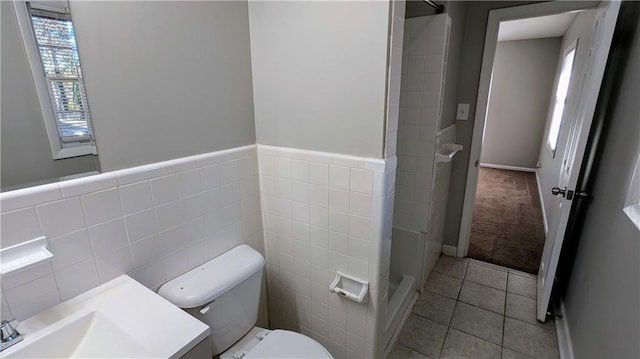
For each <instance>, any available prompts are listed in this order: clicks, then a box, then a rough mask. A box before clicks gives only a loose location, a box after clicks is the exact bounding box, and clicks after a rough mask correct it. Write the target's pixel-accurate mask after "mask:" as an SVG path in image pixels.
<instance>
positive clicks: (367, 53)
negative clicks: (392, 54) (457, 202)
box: [249, 1, 390, 157]
mask: <svg viewBox="0 0 640 359" xmlns="http://www.w3.org/2000/svg"><path fill="white" fill-rule="evenodd" d="M389 10H390V6H389V3H385V2H375V1H368V2H251V3H250V4H249V18H250V24H251V57H252V65H253V89H254V101H255V119H256V134H257V141H258V143H261V144H267V145H276V146H285V147H295V148H302V149H309V150H319V151H327V152H335V153H344V154H352V155H362V156H371V157H382V155H383V142H384V130H385V102H386V100H385V99H386V80H387V45H388V40H389Z"/></svg>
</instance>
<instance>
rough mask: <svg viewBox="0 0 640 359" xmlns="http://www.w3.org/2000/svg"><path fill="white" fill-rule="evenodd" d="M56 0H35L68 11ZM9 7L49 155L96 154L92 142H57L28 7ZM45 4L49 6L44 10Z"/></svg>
mask: <svg viewBox="0 0 640 359" xmlns="http://www.w3.org/2000/svg"><path fill="white" fill-rule="evenodd" d="M60 3H61V2H59V1H51V2H48V4H49V5H48V6H47V4H42V3H38V8H41V9H43V10H49V11H54V12H65V11H66V12H69V11H68V7H64V8H62V7H60V5H59V4H60ZM67 6H68V5H67ZM13 7H14V9H15V12H16V18H17V21H18V27H19V28H20V34H21V35H22V41H23V43H24V48H25V51H26V54H27V60H28V61H29V67H30V68H31V74H32V75H33V82H34V84H35V87H36V94H37V96H38V102H39V103H40V110H41V112H42V118H43V120H44V126H45V129H46V132H47V137H48V139H49V146H50V148H51V155H52V156H53V159H54V160H58V159H63V158H70V157H77V156H84V155H97V154H98V151H97V149H96V146H95V143H93V141H92V142H91V143H88V144H80V145H77V146H72V147H62V144H61V143H60V141H61V140H60V134H59V133H58V124H57V120H56V117H55V115H54V113H53V105H52V103H51V97H50V96H49V89H48V87H47V82H46V79H45V75H44V69H43V68H42V61H41V60H40V54H39V53H38V47H37V45H36V40H35V35H34V33H33V27H32V25H31V18H30V15H29V10H28V9H27V2H26V1H13ZM47 7H49V8H48V9H47Z"/></svg>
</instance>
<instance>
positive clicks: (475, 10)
mask: <svg viewBox="0 0 640 359" xmlns="http://www.w3.org/2000/svg"><path fill="white" fill-rule="evenodd" d="M535 2H539V1H468V2H467V6H466V12H465V16H464V20H463V21H464V22H465V25H464V37H463V39H464V40H463V43H462V54H461V56H460V66H459V67H458V69H457V71H458V85H457V90H456V98H457V102H458V103H468V104H470V106H469V107H470V108H469V120H468V121H456V142H458V143H460V144H462V145H463V146H464V150H463V151H462V152H459V153H458V154H457V155H456V156H455V157H454V158H453V161H452V162H451V183H450V186H449V203H448V205H447V220H446V226H445V239H444V244H445V245H450V246H457V245H458V234H459V233H460V218H461V217H462V205H463V202H464V190H465V186H466V182H467V165H468V163H469V148H470V146H471V137H472V134H473V123H474V118H475V107H476V100H477V98H478V85H479V83H480V69H481V67H482V53H483V50H484V38H485V32H486V29H487V18H488V15H489V11H490V10H493V9H500V8H505V7H511V6H519V5H526V4H531V3H535ZM451 21H452V23H453V22H455V21H456V19H454V18H453V17H452V19H451Z"/></svg>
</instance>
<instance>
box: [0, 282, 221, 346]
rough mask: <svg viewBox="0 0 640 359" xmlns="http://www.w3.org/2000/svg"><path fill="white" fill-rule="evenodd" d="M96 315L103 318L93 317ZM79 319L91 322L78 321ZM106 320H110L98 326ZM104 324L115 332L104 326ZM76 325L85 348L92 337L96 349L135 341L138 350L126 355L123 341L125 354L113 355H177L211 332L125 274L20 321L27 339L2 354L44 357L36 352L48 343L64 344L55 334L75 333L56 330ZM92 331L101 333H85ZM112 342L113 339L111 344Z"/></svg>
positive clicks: (19, 327)
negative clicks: (116, 333)
mask: <svg viewBox="0 0 640 359" xmlns="http://www.w3.org/2000/svg"><path fill="white" fill-rule="evenodd" d="M98 317H99V318H101V319H99V320H96V319H94V318H98ZM85 318H88V319H85ZM80 322H85V323H88V324H75V323H80ZM103 322H108V323H109V324H108V325H107V326H105V325H104V324H99V323H103ZM101 326H102V327H104V328H106V327H109V328H115V330H109V329H101ZM74 328H80V329H77V330H79V331H80V334H78V335H75V337H76V338H77V337H80V339H73V340H74V341H76V342H77V341H80V342H84V344H83V345H85V346H89V345H93V342H91V341H92V340H93V341H95V345H93V347H94V348H95V347H102V346H104V347H105V348H110V349H109V350H111V348H114V350H116V349H118V346H119V345H120V343H119V342H118V341H122V339H126V341H130V342H131V345H132V346H131V348H135V352H132V353H131V355H127V352H126V350H127V349H126V348H128V347H127V346H126V345H124V343H122V345H120V349H119V350H121V352H120V353H118V354H117V355H116V354H113V356H120V357H127V356H129V357H138V358H179V357H181V356H182V355H184V354H185V353H186V352H188V351H189V350H190V349H192V348H193V347H195V346H196V345H197V344H198V343H200V342H201V341H202V340H204V339H205V338H206V337H207V336H208V335H209V333H210V331H209V327H208V326H207V325H205V324H204V323H202V322H200V321H199V320H197V319H195V318H194V317H192V316H191V315H189V314H187V313H186V312H185V311H183V310H182V309H180V308H178V307H176V306H174V305H173V304H171V303H169V302H168V301H167V300H165V299H164V298H162V297H161V296H159V295H157V294H156V293H154V292H152V291H151V290H149V289H148V288H146V287H144V286H143V285H142V284H140V283H138V282H136V281H135V280H134V279H132V278H130V277H129V276H127V275H122V276H120V277H118V278H116V279H113V280H111V281H109V282H107V283H104V284H102V285H101V286H99V287H96V288H94V289H91V290H89V291H87V292H85V293H83V294H80V295H79V296H77V297H74V298H72V299H70V300H68V301H66V302H63V303H60V304H58V305H56V306H54V307H52V308H49V309H47V310H45V311H43V312H41V313H39V314H37V315H34V316H33V317H31V318H28V319H26V320H24V321H23V322H21V323H20V325H19V326H18V328H17V329H18V330H19V331H20V333H21V334H22V335H23V337H24V340H23V341H22V342H20V343H17V344H15V345H14V346H13V347H11V348H9V349H6V350H5V351H3V352H2V353H0V358H13V357H16V358H17V357H23V356H33V355H37V356H40V355H39V354H38V351H39V350H41V349H42V348H47V346H49V348H50V349H52V351H54V352H55V350H57V349H58V348H57V347H58V346H63V345H64V343H58V341H64V340H57V341H56V340H54V339H52V338H60V337H62V338H66V337H72V336H73V334H72V335H68V334H65V335H66V336H60V335H58V334H55V333H62V332H64V333H67V332H69V331H73V330H75V329H74ZM92 330H93V331H98V333H99V334H97V335H93V336H92V335H86V333H89V332H90V331H92ZM100 330H102V332H99V331H100ZM115 332H118V333H123V334H118V335H120V337H118V335H115ZM52 333H53V334H55V335H57V337H54V336H53V335H51V334H52ZM111 334H114V335H113V336H112V335H111ZM96 338H97V339H96ZM96 340H97V341H96ZM109 340H112V342H111V343H108V341H109ZM45 343H46V344H45ZM87 343H89V344H87ZM74 345H75V344H74ZM54 346H55V347H56V348H53V347H54ZM54 349H55V350H54ZM90 349H91V348H90ZM36 350H38V351H36ZM63 350H67V349H63ZM122 351H124V352H122ZM47 352H49V350H48V349H47ZM71 352H73V349H71ZM61 353H62V352H61ZM65 353H69V351H65ZM105 354H107V353H105ZM49 355H55V354H51V352H49V353H41V356H40V357H47V356H49ZM58 355H59V354H58ZM105 356H106V355H105Z"/></svg>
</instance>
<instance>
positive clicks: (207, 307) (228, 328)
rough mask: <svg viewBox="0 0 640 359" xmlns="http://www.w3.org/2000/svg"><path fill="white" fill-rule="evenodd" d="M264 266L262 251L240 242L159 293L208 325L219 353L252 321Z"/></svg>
mask: <svg viewBox="0 0 640 359" xmlns="http://www.w3.org/2000/svg"><path fill="white" fill-rule="evenodd" d="M263 267H264V258H263V257H262V255H261V254H260V253H258V252H257V251H256V250H254V249H253V248H251V247H249V246H247V245H244V244H243V245H240V246H237V247H235V248H233V249H232V250H230V251H228V252H225V253H223V254H221V255H220V256H218V257H216V258H214V259H212V260H211V261H209V262H207V263H205V264H203V265H201V266H199V267H197V268H195V269H192V270H191V271H189V272H187V273H185V274H183V275H181V276H179V277H177V278H175V279H173V280H171V281H169V282H167V283H165V284H164V285H163V286H162V287H161V288H160V290H159V291H158V294H160V295H161V296H163V297H164V298H165V299H167V300H169V301H170V302H172V303H173V304H175V305H177V306H179V307H180V308H183V309H185V310H186V311H187V312H188V313H190V314H191V315H193V316H194V317H196V318H198V319H199V320H201V321H202V322H204V323H205V324H207V325H209V327H210V328H211V337H210V338H211V347H212V350H213V354H214V355H218V354H220V353H222V352H224V351H225V350H227V348H229V347H230V346H231V345H233V344H234V343H235V342H236V341H238V340H239V339H240V338H242V337H243V336H244V335H245V334H246V333H247V332H248V331H249V330H251V328H253V326H254V325H255V323H256V321H257V319H258V308H259V305H260V288H261V285H262V269H263Z"/></svg>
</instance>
